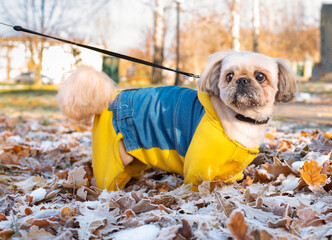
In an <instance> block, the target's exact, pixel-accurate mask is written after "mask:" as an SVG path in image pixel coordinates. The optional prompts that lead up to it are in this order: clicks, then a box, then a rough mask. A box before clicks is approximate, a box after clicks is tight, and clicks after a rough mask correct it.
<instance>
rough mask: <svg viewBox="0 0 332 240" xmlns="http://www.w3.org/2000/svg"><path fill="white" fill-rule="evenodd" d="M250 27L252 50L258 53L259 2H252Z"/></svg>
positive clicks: (257, 0)
mask: <svg viewBox="0 0 332 240" xmlns="http://www.w3.org/2000/svg"><path fill="white" fill-rule="evenodd" d="M252 14H253V17H252V25H253V35H254V36H253V37H254V39H253V50H254V52H259V50H258V40H259V28H260V11H259V0H253V11H252Z"/></svg>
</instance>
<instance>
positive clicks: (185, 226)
mask: <svg viewBox="0 0 332 240" xmlns="http://www.w3.org/2000/svg"><path fill="white" fill-rule="evenodd" d="M181 221H182V227H181V228H180V229H179V234H180V235H181V236H183V237H184V238H185V239H191V238H192V236H193V233H192V229H191V226H190V224H189V222H188V220H187V219H181Z"/></svg>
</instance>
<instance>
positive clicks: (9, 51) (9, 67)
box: [6, 44, 14, 81]
mask: <svg viewBox="0 0 332 240" xmlns="http://www.w3.org/2000/svg"><path fill="white" fill-rule="evenodd" d="M6 47H7V53H6V60H7V68H6V70H7V79H6V80H7V81H9V80H10V72H11V71H12V65H11V56H10V53H11V51H12V50H13V48H14V46H13V45H10V44H8V45H7V46H6Z"/></svg>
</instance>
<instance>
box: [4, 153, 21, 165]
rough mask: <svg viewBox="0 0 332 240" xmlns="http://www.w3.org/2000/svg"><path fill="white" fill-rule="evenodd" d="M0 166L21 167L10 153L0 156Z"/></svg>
mask: <svg viewBox="0 0 332 240" xmlns="http://www.w3.org/2000/svg"><path fill="white" fill-rule="evenodd" d="M0 162H1V165H21V163H20V161H18V160H17V157H16V156H15V155H13V154H11V153H7V152H3V153H2V154H1V155H0Z"/></svg>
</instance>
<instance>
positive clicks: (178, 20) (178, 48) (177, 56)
mask: <svg viewBox="0 0 332 240" xmlns="http://www.w3.org/2000/svg"><path fill="white" fill-rule="evenodd" d="M180 11H181V6H180V2H179V1H176V70H179V64H180ZM174 85H175V86H179V85H180V74H179V73H176V75H175V83H174Z"/></svg>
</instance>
